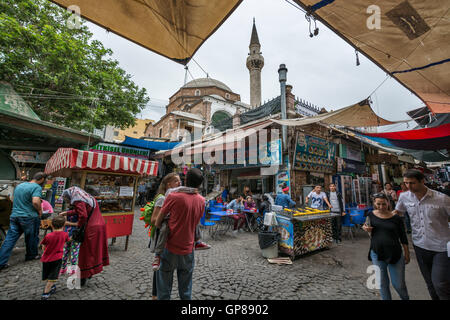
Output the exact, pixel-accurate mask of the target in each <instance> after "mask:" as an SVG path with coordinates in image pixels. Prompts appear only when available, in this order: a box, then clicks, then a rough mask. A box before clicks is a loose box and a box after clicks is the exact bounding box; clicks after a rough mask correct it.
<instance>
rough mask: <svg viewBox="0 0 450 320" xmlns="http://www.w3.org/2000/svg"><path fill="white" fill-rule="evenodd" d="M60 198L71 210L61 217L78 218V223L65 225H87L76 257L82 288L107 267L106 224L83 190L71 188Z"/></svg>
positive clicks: (94, 204) (92, 199)
mask: <svg viewBox="0 0 450 320" xmlns="http://www.w3.org/2000/svg"><path fill="white" fill-rule="evenodd" d="M62 197H63V199H64V201H65V202H67V203H70V206H71V207H72V208H73V209H72V210H69V211H66V212H62V213H61V215H67V216H70V215H74V214H75V215H77V216H78V222H66V224H67V225H68V226H75V227H82V226H83V225H85V224H86V223H87V225H86V228H85V233H84V240H83V242H82V243H81V246H80V252H79V256H78V267H79V268H80V272H81V285H82V286H83V285H85V284H86V280H87V279H90V278H91V277H92V276H93V275H94V274H97V273H100V272H102V271H103V267H104V266H107V265H109V256H108V239H107V236H106V224H105V220H104V219H103V217H102V214H101V212H100V208H99V205H98V203H97V200H95V198H94V197H92V196H91V195H90V194H89V193H87V192H86V191H84V190H83V189H81V188H78V187H71V188H69V189H66V190H64V192H63V194H62ZM89 215H90V218H89V220H88V217H89Z"/></svg>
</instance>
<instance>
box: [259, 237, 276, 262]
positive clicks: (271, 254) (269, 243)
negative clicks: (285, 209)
mask: <svg viewBox="0 0 450 320" xmlns="http://www.w3.org/2000/svg"><path fill="white" fill-rule="evenodd" d="M279 239H280V234H279V233H278V232H273V231H260V232H259V233H258V240H259V247H260V248H261V253H262V256H263V257H264V258H268V259H273V258H276V257H278V240H279Z"/></svg>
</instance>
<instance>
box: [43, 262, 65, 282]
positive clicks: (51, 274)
mask: <svg viewBox="0 0 450 320" xmlns="http://www.w3.org/2000/svg"><path fill="white" fill-rule="evenodd" d="M61 264H62V259H59V260H56V261H51V262H43V263H42V280H43V281H58V277H59V271H60V270H61Z"/></svg>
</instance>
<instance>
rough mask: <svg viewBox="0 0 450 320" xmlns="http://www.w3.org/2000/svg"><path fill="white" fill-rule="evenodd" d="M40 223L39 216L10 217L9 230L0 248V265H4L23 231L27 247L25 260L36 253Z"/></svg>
mask: <svg viewBox="0 0 450 320" xmlns="http://www.w3.org/2000/svg"><path fill="white" fill-rule="evenodd" d="M40 225H41V220H40V219H39V217H33V218H23V217H12V218H11V219H10V225H9V230H8V233H7V234H6V238H5V241H4V242H3V245H2V247H1V249H0V266H4V265H6V263H7V262H8V260H9V257H10V256H11V251H12V250H13V248H14V246H15V245H16V242H17V240H19V238H20V236H21V235H22V233H25V244H26V248H27V249H26V256H25V260H31V259H33V258H34V257H36V256H37V255H38V245H39V227H40Z"/></svg>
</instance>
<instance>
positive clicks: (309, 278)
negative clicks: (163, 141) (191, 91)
mask: <svg viewBox="0 0 450 320" xmlns="http://www.w3.org/2000/svg"><path fill="white" fill-rule="evenodd" d="M138 217H139V213H138V212H136V215H135V221H134V227H133V234H132V236H130V241H129V247H128V251H124V248H125V237H122V238H117V242H116V243H115V244H114V246H110V266H108V267H106V268H105V270H104V272H102V273H101V274H98V275H96V276H94V277H92V279H91V280H89V281H88V283H87V285H86V287H83V288H82V289H81V290H77V289H73V290H70V289H68V288H67V286H66V281H67V276H63V277H61V278H60V281H59V283H58V289H57V292H56V294H54V295H53V296H52V297H51V298H50V299H52V300H60V299H75V300H86V299H89V300H92V299H108V300H118V299H127V300H128V299H138V300H149V299H151V289H152V277H153V272H152V271H151V263H152V259H153V255H152V254H150V252H149V250H148V249H147V245H148V236H147V233H146V231H145V230H144V228H143V223H142V222H141V221H139V220H138ZM204 234H205V237H204V240H205V241H206V242H207V243H209V244H210V245H212V248H211V249H209V250H205V251H199V252H196V253H195V270H194V276H193V293H192V299H194V300H202V299H209V300H213V299H227V300H247V299H258V300H272V299H275V300H281V299H283V300H284V299H287V300H303V299H305V300H323V299H333V300H336V299H338V300H344V299H349V300H355V299H356V300H374V299H375V300H379V299H380V297H379V293H378V291H377V290H369V289H367V287H366V285H365V284H366V281H367V277H368V274H366V273H365V272H366V268H367V266H368V265H369V264H370V263H369V261H367V248H368V246H369V240H368V237H367V236H366V235H365V234H364V233H363V232H362V231H360V232H359V233H358V237H357V239H356V240H355V241H354V242H352V241H351V240H346V239H344V242H343V243H342V244H339V245H337V246H336V245H334V246H333V247H332V248H331V249H329V250H323V251H319V252H315V253H312V254H309V255H306V256H304V257H300V258H298V259H296V260H294V262H293V264H292V265H275V264H269V263H268V262H267V260H266V259H264V258H263V257H262V255H261V250H260V248H259V245H258V235H257V233H247V232H246V233H241V234H239V235H238V237H237V238H233V237H231V236H230V235H229V234H227V235H224V236H223V237H221V238H220V239H217V240H213V239H211V238H209V236H208V233H207V232H204ZM42 235H43V234H41V237H42ZM109 242H110V243H111V240H110V241H109ZM18 247H19V248H16V249H14V250H13V254H12V256H11V259H10V261H9V264H10V268H8V269H6V270H4V271H1V272H0V289H1V290H0V299H2V300H3V299H7V300H13V299H27V300H28V299H40V295H41V293H42V290H43V282H42V281H41V264H40V262H39V261H31V262H24V255H25V248H24V244H23V238H21V239H20V240H19V242H18ZM412 255H413V253H412ZM412 259H415V257H412ZM412 263H415V265H413V266H411V265H408V266H407V284H408V288H409V284H410V282H414V286H413V287H414V289H415V290H414V292H415V293H414V294H412V292H411V290H410V295H411V298H412V299H414V298H416V299H429V298H427V297H428V296H427V294H426V287H425V284H424V282H423V279H421V276H420V274H419V273H418V272H419V271H418V267H417V263H416V262H415V261H414V262H412ZM408 272H413V273H414V274H413V275H408ZM177 291H178V290H177V281H176V275H175V276H174V286H173V291H172V299H178V298H179V295H178V292H177ZM393 297H394V299H398V296H397V295H396V293H393Z"/></svg>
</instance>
